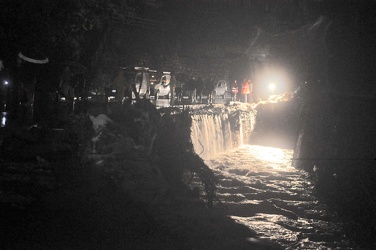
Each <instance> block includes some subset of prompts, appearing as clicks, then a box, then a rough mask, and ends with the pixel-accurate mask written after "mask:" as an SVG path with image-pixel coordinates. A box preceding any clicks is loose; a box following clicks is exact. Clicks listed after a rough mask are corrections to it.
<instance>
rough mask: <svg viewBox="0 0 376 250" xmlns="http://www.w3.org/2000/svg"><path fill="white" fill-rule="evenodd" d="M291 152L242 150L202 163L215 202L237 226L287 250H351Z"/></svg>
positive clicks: (245, 147) (246, 147) (256, 148)
mask: <svg viewBox="0 0 376 250" xmlns="http://www.w3.org/2000/svg"><path fill="white" fill-rule="evenodd" d="M292 155H293V151H292V150H289V149H280V148H273V147H265V146H258V145H242V146H240V147H238V148H236V149H233V150H230V151H227V152H225V153H223V154H219V155H217V156H216V157H215V158H214V159H209V160H206V163H207V164H208V165H209V167H210V168H211V169H212V170H213V171H214V172H215V174H216V175H217V177H218V178H219V185H218V192H217V195H218V198H219V199H220V200H221V201H222V202H223V205H224V207H225V208H226V209H227V212H228V214H229V215H230V216H231V218H233V219H234V220H236V221H237V222H238V223H241V224H244V225H246V226H248V227H249V228H251V229H252V230H254V231H256V232H257V233H258V236H259V237H260V238H262V239H267V240H270V241H272V242H274V243H277V244H279V245H280V246H281V247H283V248H285V249H351V247H350V243H349V242H348V241H347V240H346V236H345V235H344V233H343V232H342V226H341V222H340V221H339V219H338V218H337V217H336V216H335V214H333V213H331V212H330V211H329V210H328V208H327V207H326V205H325V204H324V202H322V201H320V200H319V199H318V198H317V197H316V196H315V192H314V187H313V184H312V183H311V182H310V181H309V179H308V176H307V174H306V173H305V172H304V171H302V170H297V169H295V168H293V167H291V158H292Z"/></svg>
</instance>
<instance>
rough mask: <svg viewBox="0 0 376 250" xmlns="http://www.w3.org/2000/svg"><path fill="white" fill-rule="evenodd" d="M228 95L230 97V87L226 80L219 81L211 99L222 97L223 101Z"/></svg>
mask: <svg viewBox="0 0 376 250" xmlns="http://www.w3.org/2000/svg"><path fill="white" fill-rule="evenodd" d="M228 95H231V90H230V85H229V83H228V81H226V80H219V81H218V82H217V83H216V84H215V86H214V90H213V98H217V97H219V96H220V97H222V99H225V98H226V97H227V96H228Z"/></svg>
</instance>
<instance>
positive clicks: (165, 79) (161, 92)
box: [154, 72, 171, 99]
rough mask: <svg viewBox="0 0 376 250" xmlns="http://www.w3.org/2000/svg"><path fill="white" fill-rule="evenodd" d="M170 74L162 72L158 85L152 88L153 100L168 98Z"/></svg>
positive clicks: (169, 93)
mask: <svg viewBox="0 0 376 250" xmlns="http://www.w3.org/2000/svg"><path fill="white" fill-rule="evenodd" d="M170 79H171V75H170V72H163V75H162V77H161V79H160V81H159V83H158V84H156V85H155V87H154V94H155V98H156V99H158V98H170V95H171V88H170Z"/></svg>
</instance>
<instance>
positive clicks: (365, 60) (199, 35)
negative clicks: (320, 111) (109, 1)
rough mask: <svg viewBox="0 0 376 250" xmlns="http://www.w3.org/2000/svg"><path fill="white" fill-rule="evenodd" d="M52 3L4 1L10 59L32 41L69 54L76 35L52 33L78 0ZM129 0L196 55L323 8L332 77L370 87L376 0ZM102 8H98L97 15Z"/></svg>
mask: <svg viewBox="0 0 376 250" xmlns="http://www.w3.org/2000/svg"><path fill="white" fill-rule="evenodd" d="M47 2H48V4H46V3H45V1H44V0H39V1H38V0H34V1H26V2H25V1H20V0H18V1H17V0H15V1H10V0H8V1H7V0H5V1H3V2H2V3H1V5H2V6H1V7H2V8H1V11H0V18H1V29H0V36H1V40H2V46H1V51H0V53H1V55H2V57H3V58H5V60H6V61H8V62H13V61H12V60H13V59H12V58H14V55H15V54H16V53H17V51H18V50H20V48H22V47H24V46H25V45H26V46H28V45H30V44H37V45H39V47H43V49H44V50H45V51H47V53H48V54H49V55H51V56H50V57H55V58H57V57H64V53H66V51H67V50H73V49H74V47H75V44H74V41H73V42H72V41H71V43H69V40H66V41H65V42H64V43H60V44H58V45H56V44H53V42H55V41H56V39H61V37H64V34H61V33H60V34H59V33H56V34H54V32H53V31H59V30H61V27H62V26H64V25H65V24H66V23H74V18H77V17H76V16H72V15H69V13H70V10H71V9H72V4H70V2H77V1H61V2H59V3H55V2H54V3H51V2H49V1H47ZM78 2H82V1H78ZM98 2H100V1H98ZM128 3H129V6H132V8H131V10H132V13H133V14H134V15H136V16H138V17H141V18H148V19H156V20H159V21H161V22H164V23H166V24H168V25H172V26H169V27H171V33H173V34H172V39H173V40H174V41H173V42H172V44H174V45H175V46H177V47H175V48H178V49H180V51H182V53H184V52H185V53H186V54H190V55H193V56H195V54H194V52H197V51H205V50H207V48H209V49H212V48H213V44H215V46H217V47H219V48H220V49H222V48H230V50H231V48H232V50H233V51H234V50H235V51H236V50H238V51H242V50H244V49H245V48H247V46H248V45H249V44H250V42H251V41H252V39H253V37H254V36H255V32H256V29H255V27H256V26H257V27H260V28H261V29H262V30H263V31H265V32H268V33H270V34H275V33H281V32H288V31H292V30H296V29H298V28H299V27H301V26H303V25H305V24H308V23H313V22H314V21H315V20H317V18H318V17H319V16H321V15H323V16H326V17H327V20H328V22H331V26H330V29H329V31H328V36H327V38H326V45H327V48H328V55H327V56H328V57H329V58H330V64H331V66H329V67H330V69H329V70H330V72H331V73H332V74H331V78H330V79H331V81H333V82H337V85H341V84H344V85H348V86H353V85H354V82H358V83H357V85H359V86H361V87H364V88H366V89H367V91H369V90H372V89H373V83H372V82H373V79H374V77H375V74H374V70H373V68H374V67H375V64H376V63H375V60H376V59H375V58H376V57H375V56H374V55H375V52H376V51H375V44H376V41H375V37H376V36H375V33H376V30H375V29H376V24H375V20H376V19H375V18H374V14H375V9H376V8H375V1H371V0H369V1H354V0H345V1H338V0H337V1H329V0H321V1H320V0H307V1H296V0H284V1H272V0H269V1H265V0H249V1H243V0H238V1H226V0H220V1H209V0H193V1H188V0H179V1H176V0H165V1H128ZM144 3H146V5H145V4H144ZM150 3H152V4H150ZM155 4H156V5H155ZM156 6H157V7H156ZM97 14H98V13H97ZM101 15H102V14H100V13H99V17H100V16H101ZM102 16H103V15H102ZM78 22H80V20H79V19H78ZM46 34H48V36H46ZM99 34H100V33H98V34H96V33H95V32H94V33H92V35H91V36H90V35H88V36H87V38H88V37H89V39H90V40H89V42H87V43H83V44H86V45H85V46H86V47H87V48H88V47H90V46H89V45H90V44H91V45H92V46H93V47H95V46H96V43H95V39H92V38H95V37H99ZM77 36H80V35H79V34H78V35H77ZM90 37H92V38H90ZM87 38H86V39H87ZM77 39H79V38H77ZM93 41H94V42H93ZM169 42H171V41H169ZM62 46H63V47H62ZM64 46H65V47H64ZM211 46H212V47H211ZM175 48H173V49H175ZM81 50H82V48H81ZM83 50H84V49H83ZM87 50H88V49H87ZM192 52H193V53H192ZM83 54H84V53H83ZM339 82H340V83H339Z"/></svg>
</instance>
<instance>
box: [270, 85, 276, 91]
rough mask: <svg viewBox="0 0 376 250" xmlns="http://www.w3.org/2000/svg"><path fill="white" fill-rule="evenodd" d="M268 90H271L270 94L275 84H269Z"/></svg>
mask: <svg viewBox="0 0 376 250" xmlns="http://www.w3.org/2000/svg"><path fill="white" fill-rule="evenodd" d="M269 90H271V91H272V92H273V91H274V90H275V84H274V83H270V84H269Z"/></svg>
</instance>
